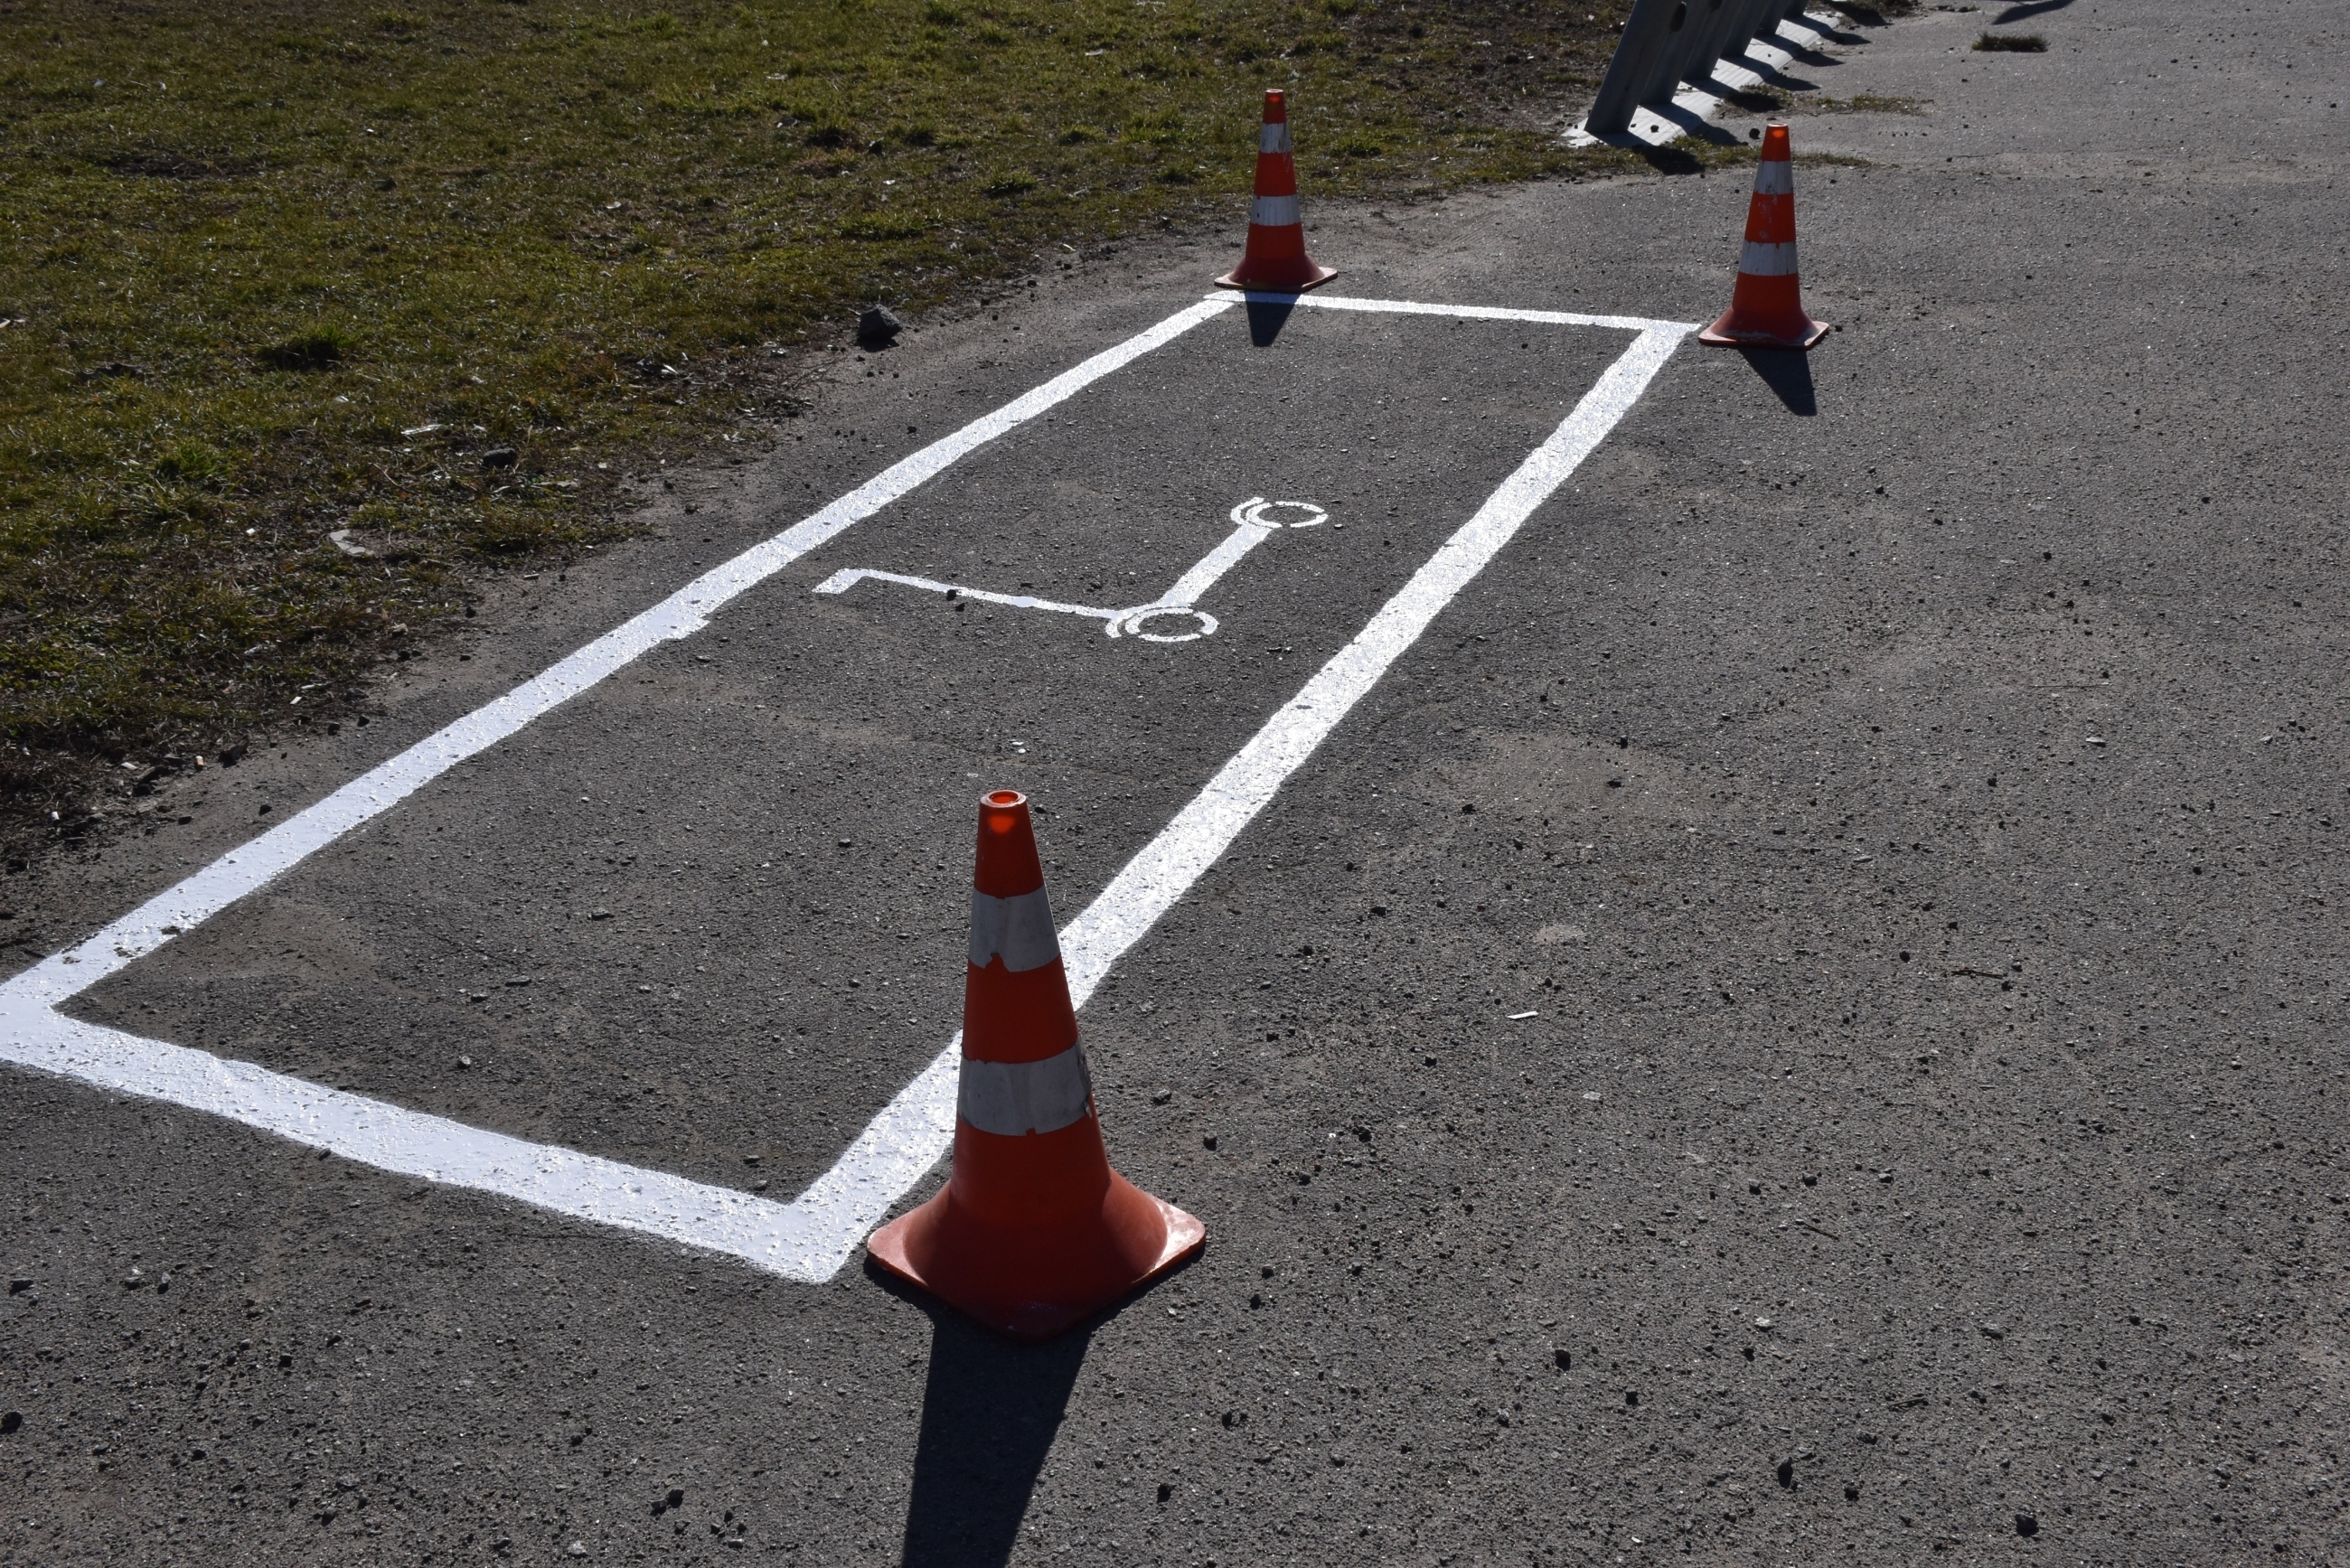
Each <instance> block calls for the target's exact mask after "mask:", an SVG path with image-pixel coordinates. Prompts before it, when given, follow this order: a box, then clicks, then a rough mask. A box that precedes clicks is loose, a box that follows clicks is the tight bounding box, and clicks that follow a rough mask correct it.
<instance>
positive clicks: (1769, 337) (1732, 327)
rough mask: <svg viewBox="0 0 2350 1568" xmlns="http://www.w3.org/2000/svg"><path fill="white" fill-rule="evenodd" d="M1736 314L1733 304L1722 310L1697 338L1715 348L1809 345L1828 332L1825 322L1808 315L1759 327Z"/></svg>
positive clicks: (1795, 346)
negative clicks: (1737, 319) (1717, 318)
mask: <svg viewBox="0 0 2350 1568" xmlns="http://www.w3.org/2000/svg"><path fill="white" fill-rule="evenodd" d="M1737 314H1738V312H1737V311H1736V309H1735V308H1732V309H1730V310H1725V311H1723V312H1722V313H1721V319H1720V320H1718V321H1716V322H1715V323H1714V324H1713V325H1712V326H1711V327H1707V328H1706V329H1705V330H1704V331H1702V332H1700V333H1699V334H1698V335H1697V340H1698V341H1699V342H1700V343H1705V344H1710V345H1711V346H1712V347H1714V348H1810V347H1811V346H1812V345H1813V344H1814V343H1817V342H1818V341H1819V340H1820V339H1821V338H1823V337H1826V336H1827V335H1828V324H1827V323H1826V322H1825V321H1814V320H1813V319H1812V318H1811V317H1808V316H1800V317H1796V318H1795V319H1794V321H1783V322H1773V324H1772V325H1770V326H1768V327H1761V326H1756V325H1754V324H1752V323H1751V322H1747V323H1742V322H1739V321H1736V320H1733V319H1732V317H1735V316H1736V315H1737Z"/></svg>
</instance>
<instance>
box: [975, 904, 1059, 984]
mask: <svg viewBox="0 0 2350 1568" xmlns="http://www.w3.org/2000/svg"><path fill="white" fill-rule="evenodd" d="M998 953H1002V954H1003V967H1004V968H1005V969H1008V970H1010V971H1013V972H1014V974H1017V973H1019V972H1020V971H1022V970H1026V969H1043V968H1044V967H1045V965H1046V964H1048V963H1051V962H1052V961H1054V960H1055V959H1056V958H1059V957H1060V956H1061V939H1060V938H1059V937H1058V936H1057V935H1055V932H1054V930H1053V906H1052V903H1051V901H1050V900H1049V899H1047V898H1045V889H1044V888H1037V889H1036V890H1035V892H1033V893H1022V894H1019V895H1017V896H1015V897H1014V898H993V897H991V896H990V895H988V894H985V893H983V892H981V891H979V890H978V889H977V888H973V889H972V895H971V961H972V964H973V965H975V966H976V967H978V968H980V969H985V968H986V967H987V961H988V960H989V959H992V958H993V957H994V956H995V955H996V954H998Z"/></svg>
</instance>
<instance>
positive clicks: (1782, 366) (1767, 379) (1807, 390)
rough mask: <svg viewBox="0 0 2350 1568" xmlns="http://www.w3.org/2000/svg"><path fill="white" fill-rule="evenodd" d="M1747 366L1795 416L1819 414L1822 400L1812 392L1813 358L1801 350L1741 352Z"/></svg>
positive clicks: (1760, 349)
mask: <svg viewBox="0 0 2350 1568" xmlns="http://www.w3.org/2000/svg"><path fill="white" fill-rule="evenodd" d="M1738 352H1739V353H1740V354H1742V355H1743V356H1744V357H1745V359H1746V363H1747V364H1748V365H1750V366H1752V368H1753V370H1754V373H1755V374H1756V375H1758V376H1760V377H1762V378H1763V385H1764V386H1766V387H1769V388H1770V389H1772V390H1773V391H1774V392H1776V393H1778V394H1779V400H1780V401H1781V402H1783V403H1784V404H1786V405H1787V411H1788V412H1789V413H1791V414H1804V415H1811V414H1816V413H1818V412H1819V411H1820V400H1819V398H1818V396H1817V395H1816V394H1814V392H1813V390H1812V357H1811V356H1810V355H1809V354H1806V353H1804V351H1803V350H1802V349H1800V348H1741V349H1740V350H1739V351H1738Z"/></svg>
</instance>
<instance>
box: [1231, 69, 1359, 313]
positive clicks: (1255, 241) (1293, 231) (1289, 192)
mask: <svg viewBox="0 0 2350 1568" xmlns="http://www.w3.org/2000/svg"><path fill="white" fill-rule="evenodd" d="M1337 275H1338V272H1337V269H1336V267H1326V266H1316V265H1314V258H1313V257H1312V256H1309V255H1307V254H1305V223H1304V221H1303V220H1302V219H1301V218H1300V217H1299V216H1298V212H1297V160H1296V159H1295V158H1294V157H1292V156H1291V155H1290V151H1289V99H1288V98H1287V97H1286V96H1285V95H1284V93H1283V92H1282V90H1281V89H1280V88H1267V89H1265V95H1264V129H1263V130H1260V131H1258V132H1257V139H1256V200H1255V201H1254V202H1251V203H1249V232H1248V248H1247V249H1245V250H1243V252H1242V253H1241V265H1238V266H1236V267H1234V268H1232V271H1230V272H1228V273H1226V274H1224V275H1223V276H1222V277H1220V278H1218V279H1217V280H1216V286H1218V287H1219V288H1261V289H1268V290H1272V291H1274V292H1275V293H1280V294H1296V293H1298V292H1300V291H1302V290H1305V289H1309V288H1312V287H1313V286H1315V284H1318V283H1327V282H1329V281H1330V280H1331V279H1332V278H1334V277H1336V276H1337Z"/></svg>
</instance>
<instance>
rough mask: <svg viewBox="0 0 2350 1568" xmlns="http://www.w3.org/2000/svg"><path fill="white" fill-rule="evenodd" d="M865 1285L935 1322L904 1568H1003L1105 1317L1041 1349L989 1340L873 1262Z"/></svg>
mask: <svg viewBox="0 0 2350 1568" xmlns="http://www.w3.org/2000/svg"><path fill="white" fill-rule="evenodd" d="M865 1272H866V1273H867V1275H868V1277H869V1278H871V1279H873V1280H874V1281H876V1282H878V1283H879V1284H881V1285H883V1286H884V1287H886V1288H888V1289H889V1291H890V1292H891V1293H892V1294H894V1295H897V1296H899V1298H901V1299H902V1300H904V1301H907V1302H909V1303H912V1304H913V1305H916V1306H919V1307H920V1308H921V1309H922V1311H923V1312H925V1313H926V1314H929V1316H930V1319H931V1370H930V1378H929V1381H928V1383H927V1384H926V1385H925V1386H924V1387H923V1390H922V1428H921V1435H920V1438H919V1439H918V1441H917V1443H916V1446H915V1449H914V1480H913V1489H912V1495H911V1496H910V1499H909V1500H908V1502H907V1505H906V1535H905V1541H904V1544H903V1559H902V1561H903V1563H904V1565H905V1568H1003V1564H1004V1563H1009V1562H1010V1561H1011V1560H1012V1555H1013V1552H1014V1548H1016V1547H1017V1546H1018V1545H1019V1542H1020V1523H1021V1521H1022V1520H1024V1519H1025V1518H1026V1517H1027V1514H1028V1499H1029V1497H1030V1495H1031V1494H1032V1493H1033V1492H1034V1491H1035V1489H1036V1478H1037V1477H1038V1476H1039V1475H1041V1474H1042V1473H1043V1472H1044V1469H1045V1459H1046V1458H1047V1457H1048V1456H1049V1455H1050V1454H1051V1453H1052V1451H1053V1439H1054V1438H1055V1437H1057V1436H1059V1434H1060V1430H1061V1423H1062V1421H1063V1420H1064V1419H1065V1418H1066V1417H1067V1415H1068V1408H1069V1396H1070V1394H1071V1392H1072V1391H1073V1390H1074V1389H1075V1388H1076V1382H1077V1373H1078V1372H1079V1371H1080V1370H1081V1369H1082V1368H1083V1366H1085V1359H1086V1349H1087V1346H1088V1345H1090V1344H1091V1343H1092V1340H1093V1334H1094V1330H1095V1329H1096V1328H1097V1326H1099V1324H1100V1322H1101V1321H1102V1320H1101V1319H1100V1318H1095V1319H1092V1320H1089V1321H1087V1322H1086V1323H1083V1324H1079V1325H1077V1326H1076V1328H1073V1329H1071V1330H1070V1331H1069V1332H1068V1333H1066V1334H1062V1335H1060V1336H1059V1337H1057V1338H1055V1339H1048V1340H1046V1341H1045V1342H1044V1343H1043V1344H1042V1345H1023V1344H1018V1343H1015V1342H1014V1341H1012V1340H1008V1339H1005V1338H1003V1336H1001V1335H1000V1334H993V1333H990V1332H989V1331H988V1330H986V1329H983V1328H982V1327H980V1326H979V1324H976V1323H973V1322H972V1320H971V1319H969V1318H967V1317H965V1316H963V1315H962V1314H961V1313H959V1312H957V1311H955V1310H954V1309H953V1308H952V1307H949V1306H942V1305H941V1304H940V1303H937V1302H934V1301H932V1300H931V1299H930V1298H929V1297H928V1296H925V1295H923V1294H922V1293H920V1292H918V1291H915V1290H913V1289H911V1288H910V1287H909V1286H908V1285H906V1283H905V1282H903V1281H901V1280H899V1279H898V1278H897V1276H895V1275H894V1274H891V1273H889V1272H887V1271H886V1270H883V1269H880V1268H879V1267H878V1266H877V1265H875V1264H874V1263H872V1262H870V1261H869V1260H868V1262H867V1264H866V1270H865Z"/></svg>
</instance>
